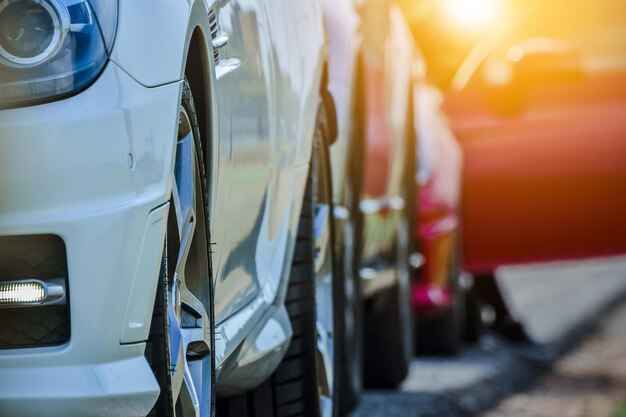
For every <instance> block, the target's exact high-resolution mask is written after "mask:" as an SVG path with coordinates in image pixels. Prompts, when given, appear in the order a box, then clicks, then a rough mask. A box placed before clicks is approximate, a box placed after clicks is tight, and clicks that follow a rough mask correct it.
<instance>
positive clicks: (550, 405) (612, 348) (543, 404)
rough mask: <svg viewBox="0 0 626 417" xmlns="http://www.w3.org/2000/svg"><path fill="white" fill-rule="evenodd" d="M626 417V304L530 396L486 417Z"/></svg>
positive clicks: (505, 404)
mask: <svg viewBox="0 0 626 417" xmlns="http://www.w3.org/2000/svg"><path fill="white" fill-rule="evenodd" d="M624 416H626V304H623V305H621V306H620V307H619V308H618V309H616V311H615V312H613V313H612V314H610V315H609V317H608V319H607V320H604V321H603V322H602V323H601V324H600V327H599V329H598V330H597V332H596V333H595V334H594V335H593V336H592V337H591V338H590V339H588V340H586V341H585V342H583V343H582V344H581V345H580V346H579V347H577V348H576V349H574V350H573V351H572V352H571V353H569V354H568V355H566V356H565V357H564V358H563V359H561V360H559V361H558V362H557V363H556V364H555V365H554V367H553V369H552V371H551V372H550V373H549V374H547V375H546V376H545V377H543V378H542V379H541V380H540V381H539V382H538V383H537V384H536V385H534V386H533V388H532V389H531V390H529V391H528V392H525V393H522V394H518V395H514V396H512V397H509V398H507V399H506V400H504V401H503V402H502V403H501V404H500V405H499V406H497V407H496V408H495V409H494V410H492V411H490V412H488V413H486V414H484V417H624Z"/></svg>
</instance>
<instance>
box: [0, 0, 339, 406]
mask: <svg viewBox="0 0 626 417" xmlns="http://www.w3.org/2000/svg"><path fill="white" fill-rule="evenodd" d="M324 66H325V44H324V31H323V22H322V15H321V10H320V6H319V5H318V4H317V1H316V0H298V1H297V2H295V1H293V0H271V1H270V0H255V1H250V0H208V1H206V0H187V1H183V0H151V1H149V2H142V1H131V0H119V1H114V0H0V416H3V417H11V416H47V417H53V416H62V417H72V416H80V417H83V416H107V417H111V416H120V417H129V416H146V415H149V416H158V417H162V416H164V417H172V416H176V417H183V416H185V417H186V416H211V415H213V414H212V413H214V412H216V410H217V415H218V416H219V417H224V416H231V417H239V416H248V417H252V416H264V415H267V414H266V413H270V414H271V415H273V416H287V415H294V416H295V415H298V416H300V415H301V416H316V417H317V416H319V415H324V416H331V415H333V414H334V413H335V412H336V408H337V406H336V403H335V402H334V394H335V391H336V384H335V383H334V374H335V371H334V369H335V356H334V350H335V344H336V343H337V341H338V340H340V338H341V337H340V334H338V333H337V332H336V321H337V318H336V317H335V316H334V315H333V310H334V306H333V304H336V303H340V302H341V301H342V300H340V299H338V294H339V293H340V292H337V291H335V288H333V287H334V286H335V287H336V286H338V285H341V283H340V282H338V280H335V279H333V276H334V274H333V263H332V250H331V249H332V245H333V241H332V226H331V221H330V219H331V218H332V204H331V200H332V198H331V181H330V173H329V160H328V152H327V147H328V144H329V142H331V141H332V139H333V137H334V135H335V132H334V128H333V125H334V123H333V117H334V113H333V108H332V100H329V99H328V94H327V90H326V85H325V83H326V81H325V80H326V78H325V77H323V73H324ZM209 235H210V237H209ZM216 397H217V405H218V406H219V407H218V406H216V400H215V398H216Z"/></svg>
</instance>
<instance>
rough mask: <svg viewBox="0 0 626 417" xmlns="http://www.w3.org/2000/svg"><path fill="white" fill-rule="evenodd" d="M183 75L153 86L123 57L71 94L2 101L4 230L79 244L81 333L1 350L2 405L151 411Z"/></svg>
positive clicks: (72, 281)
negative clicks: (152, 341) (151, 350)
mask: <svg viewBox="0 0 626 417" xmlns="http://www.w3.org/2000/svg"><path fill="white" fill-rule="evenodd" d="M180 89H181V84H180V83H174V84H168V85H165V86H161V87H157V88H145V87H143V86H141V85H140V84H138V83H137V82H136V81H134V80H133V79H132V78H130V77H129V76H128V75H127V74H126V73H125V72H124V71H123V70H122V69H120V68H119V67H117V66H116V65H115V64H114V63H109V65H108V67H107V68H106V70H105V71H104V73H103V74H102V76H101V77H100V78H99V79H98V80H97V82H96V83H95V84H94V85H92V86H91V87H90V88H89V89H87V90H86V91H84V92H83V93H81V94H79V95H77V96H75V97H72V98H69V99H67V100H63V101H58V102H54V103H49V104H45V105H40V106H35V107H29V108H21V109H13V110H5V111H1V112H0V235H4V236H19V235H34V234H51V235H57V236H59V237H61V238H62V239H63V241H64V243H65V246H66V250H67V266H68V275H69V277H68V282H69V293H70V297H69V302H70V314H71V338H70V341H69V342H68V343H66V344H64V345H61V346H54V347H44V348H26V349H13V350H0V415H1V416H5V417H10V416H42V415H45V416H51V417H52V416H63V417H70V416H81V417H82V416H124V417H129V416H140V415H145V414H147V413H148V411H149V410H150V407H151V406H152V404H153V403H154V401H155V400H156V398H157V396H158V392H159V387H158V385H157V383H156V380H155V379H154V377H153V374H152V372H151V370H150V367H149V366H148V364H147V362H146V360H145V359H144V356H143V354H144V348H145V343H144V341H145V340H146V339H147V336H148V333H149V327H150V319H151V313H152V308H153V303H154V294H155V291H156V285H157V277H158V270H159V265H160V259H161V251H162V244H163V238H164V234H165V228H166V223H167V221H166V219H167V202H168V200H169V197H168V196H169V193H170V190H171V175H170V173H171V172H172V169H173V158H174V146H175V137H176V129H177V123H178V119H177V116H178V103H179V97H180Z"/></svg>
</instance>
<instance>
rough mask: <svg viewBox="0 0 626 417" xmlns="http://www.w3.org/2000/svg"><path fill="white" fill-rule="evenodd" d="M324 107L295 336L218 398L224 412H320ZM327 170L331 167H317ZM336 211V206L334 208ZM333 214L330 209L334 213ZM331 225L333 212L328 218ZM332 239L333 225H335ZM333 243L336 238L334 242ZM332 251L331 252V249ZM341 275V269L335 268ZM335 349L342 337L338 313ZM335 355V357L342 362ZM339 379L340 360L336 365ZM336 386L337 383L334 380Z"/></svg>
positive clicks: (297, 281) (285, 416) (293, 305)
mask: <svg viewBox="0 0 626 417" xmlns="http://www.w3.org/2000/svg"><path fill="white" fill-rule="evenodd" d="M325 117H326V114H325V110H324V109H323V107H322V109H321V110H320V114H319V115H318V127H317V132H316V141H315V146H314V150H313V157H312V162H311V169H310V172H309V176H308V179H307V185H306V190H305V194H304V199H303V203H302V211H301V214H300V220H299V225H298V232H297V236H296V245H295V251H294V256H293V260H292V266H291V273H290V278H289V284H288V287H287V294H286V298H285V306H286V308H287V312H288V314H289V318H290V320H291V325H292V329H293V336H292V339H291V344H290V345H289V348H288V350H287V353H286V354H285V357H284V359H283V361H282V362H281V364H280V365H279V367H278V369H277V370H276V371H275V372H274V374H273V375H272V376H271V377H270V378H269V379H268V380H266V381H265V382H264V383H263V384H261V386H259V387H258V388H256V389H254V390H252V391H251V392H249V393H247V394H244V395H240V396H237V397H233V398H227V399H220V400H218V416H219V417H319V416H320V415H321V414H320V412H321V411H320V394H319V391H318V377H319V370H318V361H317V359H316V357H317V348H316V340H317V328H316V299H315V297H316V289H315V265H314V256H315V239H314V229H313V227H314V208H315V204H316V203H317V201H316V187H317V186H320V184H318V181H320V182H326V184H321V186H326V187H328V188H326V192H327V193H328V194H327V195H328V196H332V193H331V192H330V188H329V187H330V174H329V171H328V170H329V160H328V145H327V144H326V131H325V129H326V124H325ZM318 168H319V170H320V171H324V170H326V172H321V173H322V175H320V172H318ZM331 213H332V210H331ZM329 214H330V213H329ZM329 221H330V222H331V223H330V224H331V225H332V214H331V218H330V219H329ZM331 239H332V226H331ZM331 244H332V242H331ZM331 248H332V246H331ZM330 252H331V257H332V250H331V251H330ZM334 275H335V276H336V274H334ZM337 281H338V280H337V279H333V304H334V308H336V306H337V304H338V302H337V287H338V286H339V285H340V284H341V283H340V282H337ZM334 318H335V323H334V325H333V327H334V331H335V334H334V344H335V347H334V350H335V352H337V350H338V346H337V343H338V341H339V340H340V339H341V335H340V334H338V327H339V326H338V325H337V316H336V315H335V317H334ZM336 358H337V356H336V355H335V363H336V362H337V359H336ZM333 368H334V370H335V371H334V372H335V375H333V376H334V379H335V380H336V377H337V375H336V370H337V366H333ZM335 387H336V385H335ZM336 391H337V390H336V389H335V390H334V392H332V393H330V395H331V396H332V399H333V407H334V409H333V416H337V415H338V403H337V401H336V395H335V393H336Z"/></svg>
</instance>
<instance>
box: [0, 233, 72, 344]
mask: <svg viewBox="0 0 626 417" xmlns="http://www.w3.org/2000/svg"><path fill="white" fill-rule="evenodd" d="M67 276H68V274H67V255H66V251H65V244H64V243H63V240H62V239H61V238H60V237H58V236H54V235H32V236H0V282H6V281H15V280H22V279H38V280H41V281H44V282H45V281H46V280H50V279H56V278H60V277H63V278H65V279H66V282H65V288H66V289H67V290H66V291H69V286H68V282H67ZM69 338H70V306H69V294H68V297H67V298H66V302H65V303H64V304H60V305H50V306H36V307H20V308H0V349H17V348H30V347H41V346H54V345H60V344H63V343H65V342H67V341H68V340H69Z"/></svg>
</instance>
